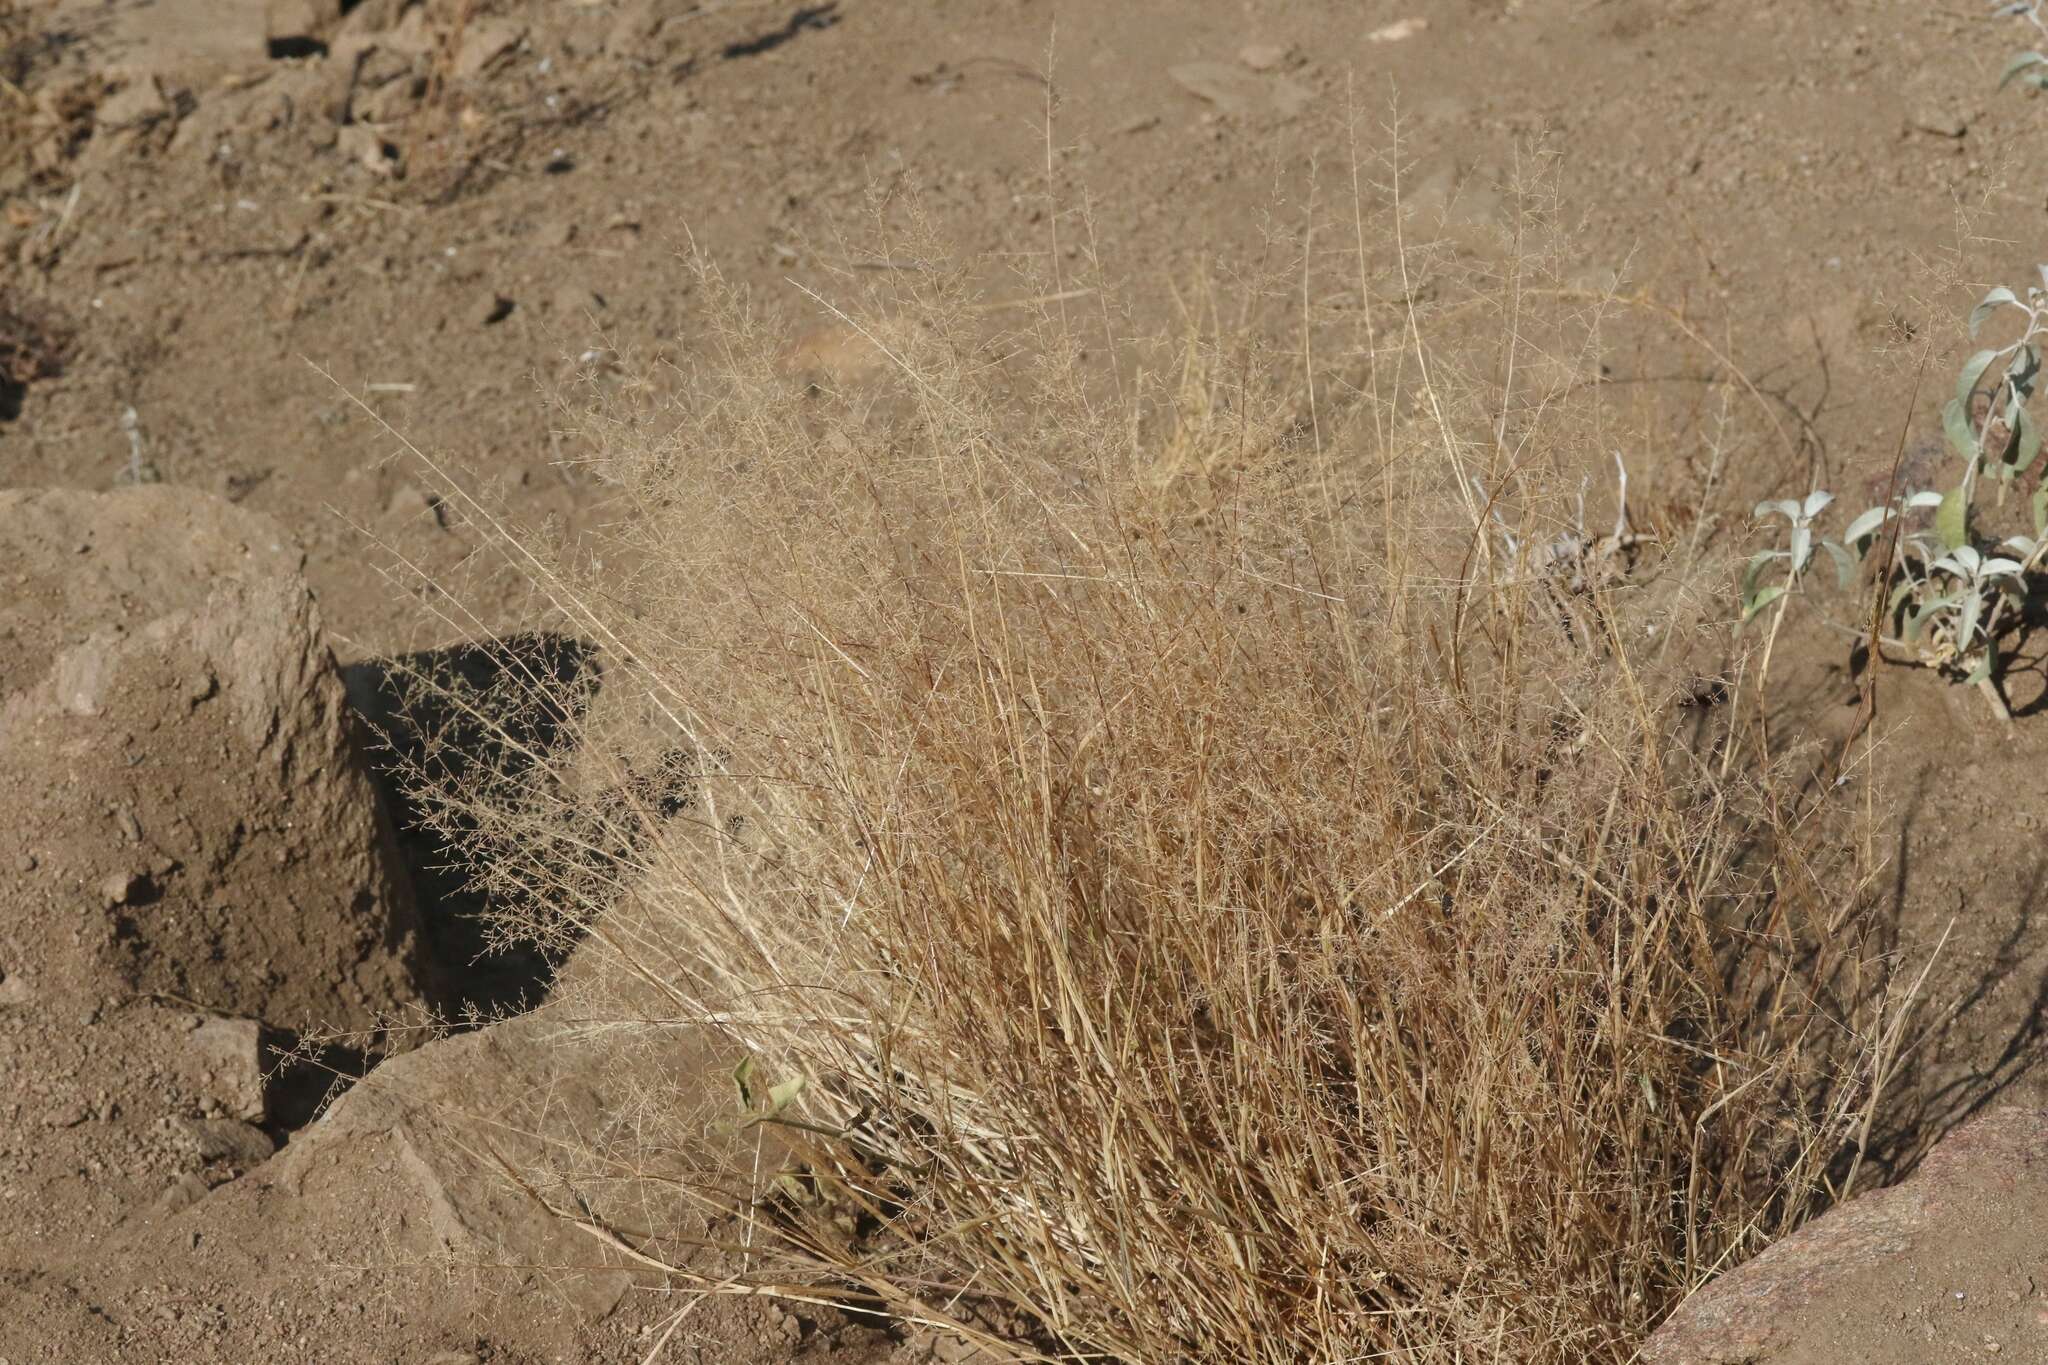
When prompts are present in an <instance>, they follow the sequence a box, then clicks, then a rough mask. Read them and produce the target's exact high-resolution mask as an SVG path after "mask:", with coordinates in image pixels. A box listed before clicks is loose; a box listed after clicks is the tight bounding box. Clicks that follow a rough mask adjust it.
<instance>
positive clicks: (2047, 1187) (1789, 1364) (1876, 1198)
mask: <svg viewBox="0 0 2048 1365" xmlns="http://www.w3.org/2000/svg"><path fill="white" fill-rule="evenodd" d="M1642 1359H1643V1360H1644V1362H1645V1365H1843V1362H1847V1361H1856V1362H1858V1365H1922V1362H1926V1361H1933V1360H1965V1359H1967V1360H2012V1361H2019V1360H2026V1361H2040V1360H2048V1110H2043V1109H2005V1110H2000V1111H1998V1112H1995V1113H1992V1114H1988V1115H1985V1116H1984V1117H1982V1118H1979V1119H1976V1120H1975V1121H1973V1122H1971V1123H1969V1124H1967V1125H1966V1126H1964V1127H1963V1128H1961V1129H1959V1130H1957V1131H1956V1132H1955V1133H1952V1134H1951V1135H1950V1136H1948V1137H1947V1138H1945V1139H1944V1140H1943V1141H1942V1142H1941V1143H1939V1144H1938V1145H1937V1146H1936V1147H1935V1148H1934V1150H1933V1151H1931V1152H1930V1153H1928V1155H1927V1158H1926V1160H1924V1161H1923V1162H1921V1164H1920V1167H1919V1169H1918V1170H1917V1171H1916V1172H1915V1173H1914V1174H1913V1176H1912V1177H1911V1178H1910V1179H1908V1180H1906V1181H1905V1182H1903V1183H1902V1184H1899V1185H1895V1186H1893V1187H1891V1188H1890V1189H1884V1190H1876V1191H1873V1192H1871V1193H1869V1194H1864V1195H1859V1196H1858V1197H1856V1198H1854V1199H1851V1200H1850V1201H1848V1202H1847V1203H1845V1204H1842V1205H1840V1206H1839V1207H1837V1208H1835V1209H1833V1210H1831V1211H1829V1212H1828V1213H1826V1214H1824V1215H1823V1216H1821V1217H1820V1218H1817V1219H1815V1220H1814V1221H1813V1222H1811V1223H1809V1224H1807V1225H1806V1226H1805V1227H1804V1228H1802V1229H1800V1230H1799V1231H1798V1232H1796V1233H1794V1234H1792V1235H1791V1236H1790V1237H1787V1238H1786V1239H1784V1240H1783V1241H1781V1242H1779V1243H1777V1244H1776V1245H1774V1246H1772V1247H1770V1248H1768V1249H1767V1250H1765V1251H1764V1252H1763V1253H1762V1254H1761V1255H1759V1256H1757V1257H1756V1259H1754V1260H1752V1261H1750V1262H1748V1263H1747V1264H1745V1265H1742V1266H1740V1267H1738V1268H1737V1269H1735V1270H1733V1271H1731V1272H1729V1273H1728V1274H1726V1275H1723V1276H1721V1277H1720V1278H1719V1279H1717V1280H1715V1281H1713V1282H1712V1283H1710V1284H1708V1285H1707V1286H1706V1288H1704V1289H1702V1290H1701V1291H1700V1292H1699V1293H1697V1294H1695V1295H1693V1296H1692V1298H1690V1299H1688V1300H1687V1301H1686V1302H1685V1303H1684V1305H1682V1306H1681V1307H1680V1308H1679V1310H1678V1311H1677V1312H1676V1313H1675V1314H1673V1315H1672V1317H1671V1319H1670V1320H1669V1321H1668V1322H1666V1323H1665V1324H1664V1326H1663V1328H1662V1329H1661V1330H1659V1331H1658V1332H1657V1334H1656V1335H1655V1336H1654V1337H1653V1338H1651V1340H1650V1343H1649V1345H1648V1346H1647V1347H1646V1348H1645V1349H1644V1351H1643V1355H1642Z"/></svg>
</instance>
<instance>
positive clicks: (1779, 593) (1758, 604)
mask: <svg viewBox="0 0 2048 1365" xmlns="http://www.w3.org/2000/svg"><path fill="white" fill-rule="evenodd" d="M1784 595H1785V585H1784V584H1783V583H1773V584H1771V585H1770V586H1769V587H1767V588H1763V589H1761V590H1759V591H1758V592H1757V594H1756V595H1755V596H1754V597H1751V598H1750V599H1749V600H1748V601H1746V602H1744V603H1743V604H1742V619H1743V620H1744V621H1745V622H1747V621H1748V620H1749V619H1750V618H1751V617H1753V616H1755V615H1756V614H1757V613H1758V612H1760V611H1762V610H1763V609H1764V608H1765V607H1768V606H1769V605H1771V603H1773V602H1775V601H1777V600H1778V599H1779V598H1781V597H1783V596H1784Z"/></svg>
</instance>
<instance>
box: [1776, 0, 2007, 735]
mask: <svg viewBox="0 0 2048 1365" xmlns="http://www.w3.org/2000/svg"><path fill="white" fill-rule="evenodd" d="M2036 3H2048V0H2036ZM2023 8H2026V9H2027V10H2028V12H2029V13H2031V12H2032V8H2033V7H2032V6H2027V7H2023ZM2043 74H2044V76H2048V72H2044V73H2043ZM2002 315H2013V316H2015V317H2016V320H2017V321H2018V322H2019V324H2020V325H2019V327H2018V330H2017V335H2016V336H2015V337H2014V339H2013V340H2012V341H2010V342H2007V343H2006V344H2005V345H2002V346H1995V347H1990V348H1987V349H1983V350H1979V351H1977V352H1975V353H1974V354H1972V355H1971V356H1970V358H1969V359H1968V360H1965V361H1964V362H1963V366H1962V369H1961V371H1960V372H1959V373H1958V374H1957V376H1956V391H1955V396H1954V397H1952V398H1951V399H1950V400H1949V401H1948V403H1947V404H1946V405H1945V406H1944V408H1943V410H1942V428H1943V431H1944V432H1945V434H1946V435H1947V437H1948V443H1949V446H1950V448H1951V449H1952V450H1953V451H1954V452H1955V454H1956V455H1957V457H1958V458H1959V459H1960V460H1961V462H1962V466H1963V468H1962V473H1961V475H1960V477H1959V478H1958V479H1957V481H1956V484H1955V486H1954V487H1952V488H1950V489H1948V490H1947V491H1945V492H1944V491H1938V490H1935V489H1920V490H1917V491H1914V492H1909V493H1906V494H1905V495H1904V496H1902V497H1900V498H1898V499H1896V500H1895V501H1892V502H1887V503H1885V504H1883V505H1881V506H1878V507H1872V508H1870V509H1868V510H1866V511H1865V512H1863V513H1862V514H1861V515H1860V516H1858V517H1856V518H1855V520H1853V521H1851V522H1850V523H1849V525H1848V527H1847V528H1846V529H1845V530H1844V531H1843V532H1842V535H1841V538H1840V539H1839V540H1832V539H1828V538H1826V537H1824V536H1822V535H1820V534H1819V533H1818V531H1817V530H1816V529H1815V523H1816V521H1817V520H1818V518H1819V517H1820V516H1821V514H1822V513H1823V512H1824V511H1825V510H1826V509H1827V508H1828V506H1829V505H1830V504H1831V503H1832V502H1833V501H1834V497H1833V495H1832V494H1830V493H1828V492H1826V491H1825V490H1820V489H1816V490H1815V491H1814V492H1812V493H1809V494H1807V496H1806V497H1805V498H1804V499H1800V500H1793V499H1783V500H1779V501H1769V502H1763V503H1759V504H1758V505H1757V508H1756V517H1757V519H1758V520H1759V521H1771V522H1775V523H1782V525H1781V533H1782V534H1783V535H1784V537H1785V539H1784V543H1783V544H1782V545H1779V546H1774V547H1772V548H1769V549H1765V550H1762V551H1760V552H1758V553H1757V554H1756V555H1754V556H1752V557H1751V559H1750V561H1749V565H1748V568H1747V570H1746V571H1745V573H1744V574H1743V579H1742V599H1741V600H1742V619H1743V620H1744V621H1745V622H1747V621H1748V620H1750V619H1751V618H1752V617H1754V616H1756V614H1757V613H1758V612H1761V611H1763V610H1764V609H1765V608H1767V607H1769V606H1771V605H1772V604H1773V603H1777V604H1778V612H1777V614H1776V616H1775V617H1774V618H1773V619H1772V623H1771V640H1772V641H1775V639H1776V636H1777V629H1778V626H1779V624H1781V623H1782V621H1783V619H1784V614H1785V608H1786V606H1787V605H1789V597H1790V594H1791V593H1792V592H1793V591H1794V590H1795V589H1797V588H1798V587H1799V586H1800V583H1801V581H1802V579H1803V577H1804V575H1805V573H1806V570H1807V568H1808V567H1809V566H1810V565H1811V564H1812V562H1813V559H1814V556H1815V554H1816V552H1818V551H1823V550H1824V551H1826V552H1827V554H1828V555H1829V557H1830V558H1832V559H1833V560H1834V561H1835V567H1836V570H1837V573H1838V575H1839V576H1840V578H1841V580H1842V582H1843V583H1844V585H1845V586H1846V585H1847V583H1848V582H1849V581H1850V580H1851V579H1852V577H1853V566H1854V560H1855V558H1856V557H1858V556H1861V557H1864V558H1866V559H1867V558H1868V557H1869V555H1870V553H1871V551H1872V549H1873V548H1874V547H1876V546H1878V545H1884V546H1887V547H1888V550H1889V562H1888V563H1886V564H1885V565H1884V566H1883V567H1882V569H1881V571H1880V577H1881V581H1882V583H1883V587H1884V590H1885V591H1886V593H1887V596H1886V602H1885V614H1884V618H1883V619H1884V622H1885V625H1886V631H1885V633H1883V634H1881V635H1880V637H1879V640H1878V643H1879V644H1880V645H1881V646H1882V647H1883V648H1884V650H1885V654H1884V657H1886V658H1889V659H1892V660H1893V661H1894V662H1913V663H1918V664H1921V665H1924V666H1925V667H1928V668H1932V669H1935V670H1937V671H1938V672H1941V673H1943V674H1944V675H1946V676H1949V677H1952V678H1955V679H1957V680H1959V681H1962V682H1966V683H1969V684H1971V685H1974V686H1976V687H1978V688H1979V689H1981V690H1982V691H1983V693H1984V695H1985V697H1986V698H1987V699H1988V700H1989V701H1990V703H1991V706H1992V709H1993V710H1994V711H1995V712H1997V714H1998V715H1999V716H2001V717H2002V718H2004V719H2010V718H2011V715H2010V712H2009V711H2008V710H2007V708H2006V705H2005V702H2004V699H2003V698H2002V696H2001V695H2000V692H1999V688H1998V674H1999V655H1998V641H1999V636H2000V631H2001V628H2002V627H2003V626H2004V624H2005V619H2004V618H2005V614H2006V612H2008V611H2009V610H2013V609H2015V607H2017V606H2023V605H2024V604H2025V603H2026V602H2028V601H2029V600H2038V598H2039V595H2040V594H2041V593H2042V592H2043V591H2044V589H2048V579H2044V573H2043V569H2044V565H2048V489H2044V490H2041V491H2037V492H2036V493H2035V494H2034V496H2033V500H2032V512H2033V519H2032V520H2033V532H2032V534H2031V535H2010V536H2007V537H2005V538H2004V539H2003V540H2002V541H1999V542H1997V543H1996V544H1992V543H1990V542H1989V541H1988V539H1987V538H1986V537H1984V536H1983V535H1981V534H1980V532H1979V526H1980V522H1981V517H1980V509H1981V507H1982V504H1983V503H1984V502H1985V498H1984V491H1985V488H1986V485H1987V484H1989V485H1990V486H1991V487H1992V488H1993V489H1994V490H1995V497H1994V498H1993V499H1992V501H1994V502H1995V503H1996V504H1998V505H2001V506H2002V505H2003V504H2004V502H2005V501H2006V495H2007V492H2008V491H2009V489H2010V488H2011V486H2012V485H2013V483H2014V482H2015V481H2016V480H2018V479H2019V478H2020V477H2021V476H2022V475H2024V474H2026V473H2027V472H2028V471H2029V470H2031V469H2032V468H2033V466H2034V464H2035V463H2036V462H2037V461H2038V460H2039V458H2040V455H2041V436H2042V433H2041V428H2040V425H2039V422H2038V420H2037V419H2036V418H2035V417H2034V416H2033V414H2032V413H2030V412H2029V411H2028V408H2027V403H2028V400H2029V399H2031V398H2032V397H2033V395H2034V391H2035V389H2036V388H2037V387H2038V385H2039V382H2040V376H2041V346H2042V344H2043V337H2044V335H2048V266H2043V267H2041V269H2040V283H2039V284H2038V285H2030V286H2029V287H2028V288H2027V290H2026V293H2025V295H2024V296H2022V295H2020V294H2018V293H2016V292H2014V291H2013V290H2011V289H2008V288H2005V287H2004V286H2000V287H1998V288H1996V289H1993V290H1991V291H1990V292H1989V293H1987V294H1986V295H1985V296H1984V297H1983V298H1982V299H1981V300H1979V301H1978V303H1977V306H1976V307H1975V308H1973V309H1972V310H1971V311H1970V335H1971V337H1972V338H1973V339H1974V338H1976V337H1977V336H1978V335H1979V334H1981V333H1982V331H1983V329H1984V326H1985V324H1986V323H1987V322H1989V321H1991V320H1992V319H1993V318H1996V317H1999V316H2002ZM1928 511H1931V512H1932V513H1933V518H1932V524H1931V525H1928V526H1922V527H1917V528H1915V529H1913V530H1910V531H1907V532H1905V533H1903V534H1899V535H1895V536H1885V535H1883V534H1882V532H1883V531H1884V530H1885V528H1886V526H1887V525H1888V523H1889V522H1890V521H1891V520H1892V518H1894V517H1907V516H1910V515H1912V514H1914V513H1918V512H1928ZM1778 566H1782V572H1781V573H1774V572H1773V570H1774V569H1775V568H1776V567H1778ZM1901 655H1903V658H1902V657H1901ZM1769 658H1770V645H1769V644H1766V646H1765V654H1764V659H1765V667H1766V668H1768V666H1769Z"/></svg>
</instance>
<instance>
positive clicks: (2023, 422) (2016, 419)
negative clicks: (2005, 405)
mask: <svg viewBox="0 0 2048 1365" xmlns="http://www.w3.org/2000/svg"><path fill="white" fill-rule="evenodd" d="M2012 432H2013V442H2012V459H2011V460H2010V462H2008V463H2007V464H2006V466H2005V468H2006V477H2007V478H2018V477H2019V476H2020V475H2022V474H2024V473H2026V472H2027V471H2028V470H2029V469H2032V468H2033V467H2034V461H2035V460H2038V459H2040V458H2041V424H2040V423H2039V422H2037V421H2035V420H2034V417H2033V414H2032V413H2029V412H2028V411H2027V410H2026V409H2025V408H2019V409H2017V410H2015V411H2014V413H2013V415H2012Z"/></svg>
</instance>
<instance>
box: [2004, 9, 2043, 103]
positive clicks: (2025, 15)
mask: <svg viewBox="0 0 2048 1365" xmlns="http://www.w3.org/2000/svg"><path fill="white" fill-rule="evenodd" d="M2044 4H2048V0H1991V13H1992V16H1993V17H1994V18H1999V19H2024V20H2026V21H2027V22H2028V23H2029V24H2032V25H2033V26H2034V32H2035V33H2036V34H2037V35H2039V38H2040V40H2041V41H2042V43H2043V44H2044V45H2048V19H2043V18H2042V17H2041V7H2042V6H2043V5H2044ZM2014 81H2022V82H2024V83H2026V84H2028V85H2031V86H2034V87H2035V88H2036V89H2041V90H2048V55H2044V54H2043V53H2042V52H2041V51H2040V49H2039V48H2035V49H2031V50H2029V51H2026V52H2022V53H2020V54H2019V55H2017V56H2015V57H2014V58H2013V59H2012V60H2011V61H2009V62H2007V63H2006V64H2005V71H2004V73H2003V74H2002V75H2001V76H2000V77H1999V78H1998V85H1999V88H2000V89H2004V88H2005V87H2006V86H2008V85H2010V84H2012V83H2013V82H2014Z"/></svg>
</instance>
